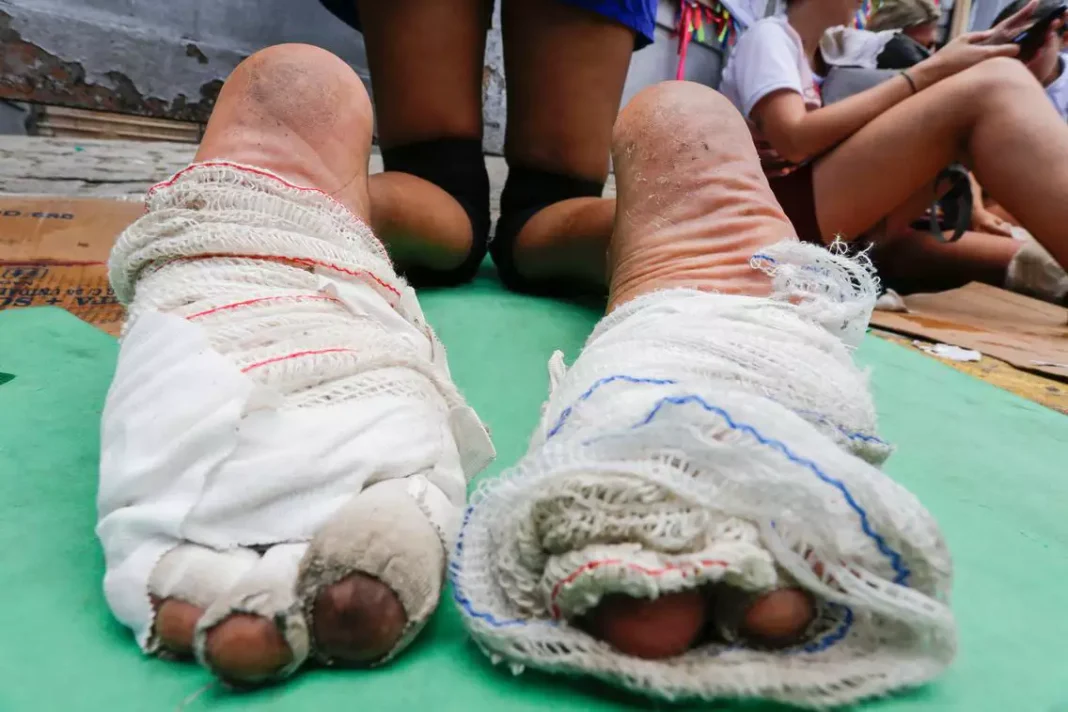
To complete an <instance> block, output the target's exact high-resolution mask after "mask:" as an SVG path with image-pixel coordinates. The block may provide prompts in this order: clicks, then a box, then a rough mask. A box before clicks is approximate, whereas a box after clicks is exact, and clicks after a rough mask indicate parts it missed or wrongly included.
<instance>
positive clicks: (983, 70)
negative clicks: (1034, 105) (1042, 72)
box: [965, 57, 1041, 96]
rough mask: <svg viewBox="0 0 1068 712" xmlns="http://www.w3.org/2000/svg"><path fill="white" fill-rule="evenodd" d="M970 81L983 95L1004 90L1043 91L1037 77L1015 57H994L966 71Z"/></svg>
mask: <svg viewBox="0 0 1068 712" xmlns="http://www.w3.org/2000/svg"><path fill="white" fill-rule="evenodd" d="M965 74H966V76H967V77H968V79H969V80H970V81H972V82H974V83H976V84H977V85H978V87H977V88H978V89H979V91H981V92H983V94H981V95H980V96H982V95H985V94H989V93H990V92H992V91H993V92H996V91H998V90H1004V89H1019V88H1020V87H1026V88H1027V89H1029V90H1031V89H1041V85H1040V84H1039V83H1038V80H1037V79H1035V75H1034V74H1032V73H1031V70H1029V69H1028V68H1027V65H1025V64H1024V63H1023V62H1021V61H1019V60H1018V59H1016V58H1014V57H993V58H991V59H987V60H984V61H982V62H980V63H979V64H976V65H975V66H974V67H971V68H970V69H967V70H965Z"/></svg>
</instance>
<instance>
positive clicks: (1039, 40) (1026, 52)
mask: <svg viewBox="0 0 1068 712" xmlns="http://www.w3.org/2000/svg"><path fill="white" fill-rule="evenodd" d="M1066 10H1068V7H1066V6H1064V5H1058V6H1056V7H1053V8H1051V9H1049V10H1047V11H1046V12H1044V13H1042V14H1041V15H1039V16H1038V17H1036V18H1035V22H1034V24H1032V25H1031V26H1030V27H1028V28H1027V29H1026V30H1023V31H1022V32H1020V33H1019V34H1018V35H1016V36H1015V37H1013V38H1012V43H1013V44H1015V45H1017V46H1019V48H1020V53H1019V54H1018V55H1017V57H1018V58H1019V59H1020V61H1022V62H1029V61H1030V60H1032V59H1034V57H1035V55H1036V54H1038V50H1040V49H1042V45H1043V44H1045V42H1046V35H1047V34H1048V33H1049V30H1050V26H1052V25H1053V23H1054V22H1056V21H1057V20H1058V19H1060V18H1061V17H1062V16H1063V15H1064V13H1065V11H1066Z"/></svg>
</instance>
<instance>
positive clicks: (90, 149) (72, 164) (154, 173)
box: [0, 136, 616, 219]
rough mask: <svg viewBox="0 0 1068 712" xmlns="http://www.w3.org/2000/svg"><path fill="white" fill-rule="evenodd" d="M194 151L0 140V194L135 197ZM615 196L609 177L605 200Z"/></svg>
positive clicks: (500, 163) (497, 189)
mask: <svg viewBox="0 0 1068 712" xmlns="http://www.w3.org/2000/svg"><path fill="white" fill-rule="evenodd" d="M195 152H196V146H194V145H192V144H186V143H165V142H138V141H101V140H77V139H56V138H40V137H27V136H0V193H7V194H30V195H68V196H75V195H80V196H95V197H109V198H111V197H139V196H140V195H141V194H143V193H144V192H145V190H147V189H148V187H149V186H151V185H153V184H154V183H158V182H160V181H162V180H165V179H167V178H169V177H170V176H171V175H173V174H174V173H175V172H176V171H178V170H180V169H181V168H184V167H185V166H186V165H188V164H189V162H190V161H191V160H193V154H194V153H195ZM486 167H487V168H488V169H489V174H490V206H491V208H492V210H493V217H494V219H496V217H497V212H498V206H499V204H500V197H501V189H502V188H503V187H504V179H505V178H506V177H507V175H508V167H507V166H506V165H505V163H504V159H503V158H501V157H500V156H486ZM381 170H382V157H381V156H380V155H379V154H378V153H377V152H375V153H374V154H373V155H372V156H371V172H372V173H378V172H380V171H381ZM615 194H616V193H615V180H614V178H613V177H612V176H609V178H608V184H607V185H606V186H605V195H606V196H609V197H612V196H615Z"/></svg>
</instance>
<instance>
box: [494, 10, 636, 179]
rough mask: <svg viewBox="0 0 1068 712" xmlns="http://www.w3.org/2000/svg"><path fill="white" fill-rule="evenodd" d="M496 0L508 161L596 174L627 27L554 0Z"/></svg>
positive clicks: (600, 173) (603, 163)
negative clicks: (501, 43)
mask: <svg viewBox="0 0 1068 712" xmlns="http://www.w3.org/2000/svg"><path fill="white" fill-rule="evenodd" d="M503 3H504V4H503V6H502V21H503V32H504V56H505V68H506V72H507V76H508V129H507V137H506V142H505V153H506V155H507V156H508V158H509V161H510V162H518V163H520V164H522V165H527V166H531V167H536V168H540V169H542V170H546V171H552V172H556V173H562V174H566V175H570V176H574V177H578V178H586V179H589V180H597V181H603V180H604V179H605V177H606V176H607V175H608V155H609V151H610V150H611V143H612V125H613V123H614V122H615V118H616V114H617V113H618V112H619V103H620V100H621V99H622V96H623V83H624V81H625V80H626V77H627V69H628V68H629V67H630V57H631V54H632V52H633V51H634V43H635V32H634V30H632V29H631V28H629V27H627V26H626V25H624V24H622V23H620V22H618V21H615V20H613V19H610V18H608V17H606V16H604V15H602V14H598V13H595V12H593V11H590V10H586V9H583V8H580V7H576V6H574V5H571V4H567V3H563V2H558V1H556V0H503Z"/></svg>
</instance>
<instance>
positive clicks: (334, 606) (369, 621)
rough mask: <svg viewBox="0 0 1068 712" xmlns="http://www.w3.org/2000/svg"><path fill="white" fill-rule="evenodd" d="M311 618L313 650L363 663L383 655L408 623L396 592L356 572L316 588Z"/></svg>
mask: <svg viewBox="0 0 1068 712" xmlns="http://www.w3.org/2000/svg"><path fill="white" fill-rule="evenodd" d="M312 618H313V630H314V635H315V646H316V648H317V650H318V651H319V652H320V653H321V654H323V655H325V656H326V657H327V658H328V659H330V660H333V661H337V662H339V663H342V664H348V665H366V664H368V663H373V662H374V661H376V660H378V659H380V658H383V657H385V656H386V654H388V653H389V652H390V651H391V650H393V648H394V647H396V646H397V644H398V643H399V641H400V639H401V637H402V636H403V635H404V632H405V628H406V627H407V625H408V617H407V615H406V614H405V611H404V607H403V606H402V605H401V602H400V599H399V598H398V597H397V594H396V593H394V592H393V590H392V589H391V588H390V587H389V586H387V585H386V584H384V583H382V582H381V581H379V580H378V579H377V578H374V577H373V576H369V575H367V574H364V573H360V572H356V573H352V574H349V575H348V576H346V577H345V578H343V579H341V580H340V581H338V582H337V583H334V584H331V585H330V586H326V587H324V588H323V589H322V590H321V591H319V593H318V595H317V596H316V597H315V607H314V609H313V613H312Z"/></svg>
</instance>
